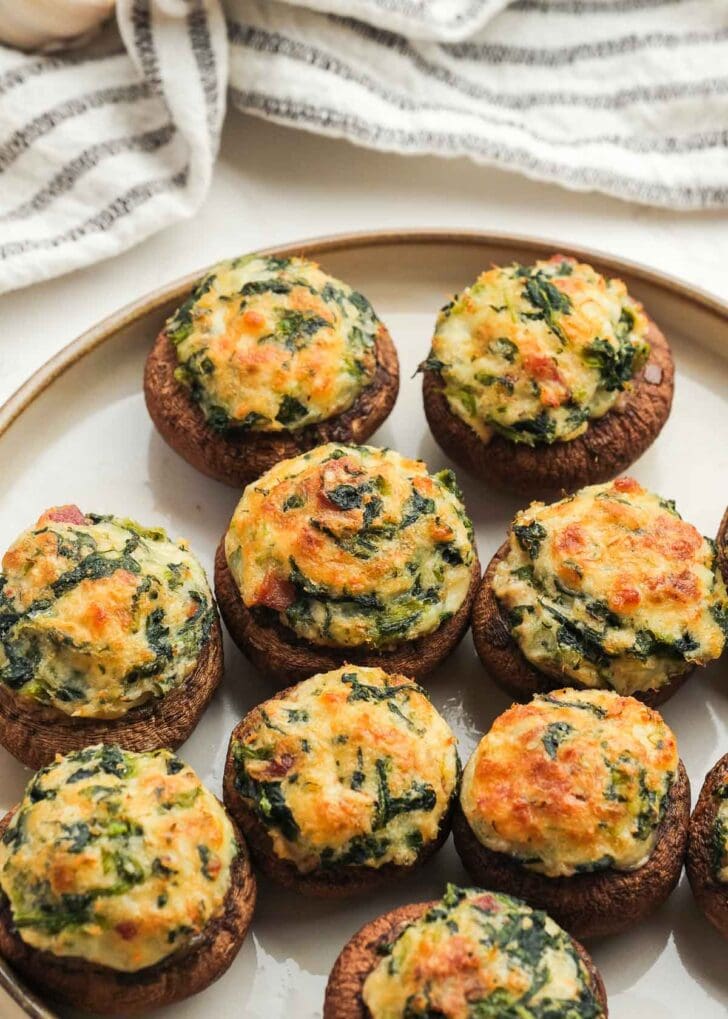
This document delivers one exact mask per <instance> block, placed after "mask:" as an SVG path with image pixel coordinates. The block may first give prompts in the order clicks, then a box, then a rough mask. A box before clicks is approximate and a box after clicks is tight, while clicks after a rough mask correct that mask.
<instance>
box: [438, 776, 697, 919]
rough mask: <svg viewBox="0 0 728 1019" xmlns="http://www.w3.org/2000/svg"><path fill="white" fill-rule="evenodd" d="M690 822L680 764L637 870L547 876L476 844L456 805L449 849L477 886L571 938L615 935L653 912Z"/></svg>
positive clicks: (671, 877)
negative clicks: (520, 904) (512, 899)
mask: <svg viewBox="0 0 728 1019" xmlns="http://www.w3.org/2000/svg"><path fill="white" fill-rule="evenodd" d="M689 821H690V782H689V780H688V775H687V772H686V771H685V766H684V765H683V763H682V761H681V762H680V764H679V766H678V773H677V778H676V780H675V782H674V783H673V786H672V789H671V790H670V793H669V798H668V801H667V809H666V811H665V816H664V817H663V819H662V822H661V824H660V827H659V829H658V836H657V842H656V843H655V847H654V849H653V850H652V853H651V854H650V856H649V858H648V860H647V862H646V863H645V864H644V865H643V866H642V867H639V868H638V869H637V870H615V869H613V868H608V869H607V870H601V871H596V872H594V873H591V874H574V875H573V876H572V877H556V878H554V877H547V876H546V875H545V874H538V873H536V871H532V870H528V868H527V867H524V866H523V865H522V864H521V863H519V862H518V861H517V860H514V859H513V858H512V857H510V856H508V855H507V854H506V853H496V852H494V851H493V850H492V849H487V848H486V847H485V846H484V845H483V844H482V843H481V842H479V841H478V839H477V837H476V835H475V834H474V832H473V830H472V828H471V827H470V825H469V824H468V821H467V819H466V817H465V814H464V813H463V811H462V808H461V807H460V804H459V803H458V805H457V806H456V808H455V815H454V817H453V835H454V836H455V848H456V849H457V851H458V854H459V856H460V859H461V860H462V861H463V865H464V867H465V869H466V870H467V872H468V873H469V874H470V876H471V877H472V878H473V880H474V881H476V882H477V883H478V884H479V885H482V887H483V888H489V889H491V890H494V891H499V892H507V893H508V894H509V895H515V896H517V897H518V898H520V899H525V901H526V902H528V903H529V905H531V906H536V907H538V908H539V909H545V910H546V912H547V913H548V914H549V915H550V916H552V917H553V918H554V920H555V921H556V923H558V924H559V925H560V926H561V927H563V928H564V929H565V930H567V931H568V932H569V933H570V934H573V935H574V936H575V937H577V938H591V937H601V936H602V935H605V934H617V933H619V932H620V931H623V930H627V929H628V928H630V927H632V926H634V924H636V923H638V922H639V921H640V920H643V919H644V918H645V917H646V916H648V915H649V914H650V913H652V912H654V911H655V910H656V909H657V908H658V906H660V905H661V904H662V903H663V902H664V901H665V899H666V898H667V897H668V896H669V894H670V893H671V892H672V890H673V888H674V887H675V886H676V884H677V883H678V881H679V879H680V873H681V872H682V865H683V858H684V856H685V847H686V845H687V838H688V824H689Z"/></svg>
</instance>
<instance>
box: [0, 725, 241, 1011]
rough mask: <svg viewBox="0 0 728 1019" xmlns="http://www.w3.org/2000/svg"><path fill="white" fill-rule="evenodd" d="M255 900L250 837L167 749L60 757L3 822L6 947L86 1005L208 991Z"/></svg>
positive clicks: (128, 1004) (100, 1007)
mask: <svg viewBox="0 0 728 1019" xmlns="http://www.w3.org/2000/svg"><path fill="white" fill-rule="evenodd" d="M254 905H255V880H254V878H253V875H252V872H251V869H250V863H249V860H248V855H247V850H246V848H245V843H244V842H243V840H242V838H241V836H240V834H239V833H238V832H237V830H236V828H235V825H234V824H233V823H232V822H231V820H230V819H229V817H228V816H227V814H226V813H225V811H224V809H223V807H222V805H221V804H220V803H219V801H218V800H216V799H215V797H214V796H213V795H212V793H210V792H209V791H208V790H207V789H206V788H205V787H204V786H203V785H202V783H201V782H200V780H199V778H198V777H197V775H196V774H195V773H194V771H193V770H192V769H191V768H190V767H189V766H188V765H186V764H184V762H182V761H181V760H180V759H179V758H178V757H176V756H175V755H174V754H173V753H171V751H169V750H153V751H147V752H145V753H140V754H138V753H133V752H131V751H128V750H121V749H120V748H119V747H117V746H110V745H104V744H99V745H98V746H93V747H87V748H86V749H85V750H78V751H74V752H73V753H71V754H68V755H67V756H66V757H60V756H59V757H57V758H56V759H55V761H54V762H53V763H52V764H50V765H48V766H47V767H45V768H43V769H42V770H41V771H39V772H38V773H37V774H36V775H35V776H34V777H33V778H32V779H31V781H30V782H29V783H28V785H27V787H26V790H25V793H24V795H23V799H22V800H21V802H20V803H19V804H18V806H17V807H15V808H14V809H13V810H11V811H10V812H9V813H8V814H6V815H5V817H4V818H3V819H2V821H0V953H1V954H2V955H3V956H4V957H5V958H6V959H7V960H8V962H10V963H11V964H12V965H13V967H14V968H15V969H17V970H18V972H19V973H21V974H22V975H23V976H24V977H25V978H26V979H27V980H28V981H30V982H31V983H32V984H33V985H34V986H36V987H38V988H40V989H41V990H43V991H44V992H45V993H48V994H49V995H51V996H53V997H54V998H58V999H60V1000H61V1001H63V1002H66V1003H68V1004H70V1005H73V1006H76V1007H78V1008H84V1009H88V1010H90V1011H92V1012H101V1013H104V1014H111V1015H129V1014H131V1013H136V1012H140V1011H146V1010H148V1009H152V1008H156V1007H158V1006H161V1005H168V1004H170V1003H171V1002H174V1001H180V1000H181V999H182V998H187V997H189V996H190V995H191V994H196V993H197V992H198V991H201V990H203V989H204V988H205V987H207V986H208V985H209V984H211V983H212V982H213V980H216V979H217V978H218V977H219V976H222V974H223V973H224V972H225V970H226V969H227V968H228V966H229V965H230V964H231V962H232V961H233V959H234V958H235V955H236V954H237V952H238V949H239V948H240V945H241V944H242V942H243V939H244V937H245V934H246V932H247V930H248V927H249V925H250V921H251V918H252V914H253V908H254Z"/></svg>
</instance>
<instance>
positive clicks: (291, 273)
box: [167, 255, 382, 432]
mask: <svg viewBox="0 0 728 1019" xmlns="http://www.w3.org/2000/svg"><path fill="white" fill-rule="evenodd" d="M380 328H382V327H381V324H380V322H379V319H378V318H377V316H376V315H375V313H374V310H373V309H372V306H371V305H370V304H369V302H368V301H367V299H366V298H365V297H363V296H362V295H361V294H359V293H357V292H356V291H355V290H352V289H351V287H349V286H347V284H346V283H342V282H341V281H340V280H337V279H334V278H333V277H331V276H327V275H326V273H324V272H322V271H321V269H319V267H318V265H317V264H316V263H315V262H310V261H308V260H307V259H303V258H271V257H267V258H266V257H263V256H258V255H249V256H247V257H245V258H237V259H235V260H234V261H232V262H223V263H222V264H221V265H218V266H216V267H215V268H214V269H213V270H212V272H211V273H209V274H208V275H207V276H205V278H204V279H202V280H201V281H200V283H199V284H198V285H197V287H196V288H195V290H194V291H193V292H192V294H191V296H190V297H189V298H188V300H187V301H185V303H184V304H183V305H182V306H181V307H180V308H179V309H178V310H177V311H176V312H175V314H174V315H173V316H172V318H171V319H170V320H169V322H168V323H167V335H168V336H169V338H170V339H171V341H172V342H173V344H174V345H175V348H176V351H177V357H178V360H179V368H178V369H177V372H176V377H177V379H178V381H180V382H181V383H182V384H183V385H185V386H187V387H188V389H189V391H190V394H191V396H192V397H193V398H194V399H195V400H196V401H197V403H198V404H199V405H200V407H201V408H202V411H203V413H204V415H205V417H206V418H207V420H208V422H209V423H210V425H212V427H214V428H216V429H218V430H220V431H226V430H229V429H246V430H250V431H254V432H281V431H286V430H289V431H292V430H295V429H298V428H303V427H304V426H305V425H310V424H313V423H314V422H316V421H324V420H326V419H327V418H330V417H332V416H333V415H335V414H340V413H342V412H343V411H345V410H347V409H348V408H349V407H351V405H352V404H353V403H354V401H355V400H356V399H357V397H358V396H359V394H360V393H361V391H362V390H363V389H364V388H365V387H366V386H368V385H369V384H370V383H371V381H372V380H373V378H374V373H375V370H376V352H375V340H376V337H377V333H378V331H379V330H380Z"/></svg>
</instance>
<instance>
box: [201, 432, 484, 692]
mask: <svg viewBox="0 0 728 1019" xmlns="http://www.w3.org/2000/svg"><path fill="white" fill-rule="evenodd" d="M478 581H479V565H478V557H477V553H476V550H475V544H474V540H473V531H472V526H471V524H470V521H469V520H468V517H467V516H466V513H465V510H464V507H463V504H462V498H461V495H460V492H459V490H458V488H457V484H456V482H455V478H454V475H453V474H452V472H451V471H441V472H440V473H439V474H434V475H430V474H428V473H427V469H426V467H425V465H424V463H422V461H420V460H408V459H406V458H404V457H402V456H400V455H399V454H398V453H395V452H393V451H392V450H386V449H375V448H374V447H371V446H340V445H335V444H329V445H326V446H320V447H319V448H317V449H315V450H312V451H311V452H310V453H304V454H302V455H301V456H298V457H295V458H294V459H291V460H284V461H283V462H282V463H279V464H277V465H276V466H275V467H273V468H271V470H270V471H268V472H267V473H266V474H265V475H263V477H262V478H260V479H259V480H258V481H257V482H255V483H253V484H251V485H249V486H248V487H247V488H246V490H245V492H244V493H243V497H242V499H241V500H240V502H239V503H238V506H237V508H236V510H235V512H234V513H233V516H232V520H231V522H230V526H229V528H228V530H227V533H226V534H225V535H224V537H223V540H222V542H221V544H220V547H219V548H218V552H217V557H216V561H215V588H216V592H217V598H218V602H219V605H220V610H221V612H222V614H223V618H224V620H225V623H226V624H227V627H228V629H229V630H230V633H231V634H232V636H233V639H234V640H235V641H236V643H237V644H238V646H239V647H240V648H241V650H242V651H244V652H245V654H247V655H248V657H249V658H250V659H251V660H252V662H253V663H254V664H255V665H256V666H257V667H258V668H259V669H261V671H263V672H264V673H266V674H267V675H269V676H270V677H272V678H274V679H275V680H276V681H278V682H279V683H280V684H282V685H286V684H288V683H291V682H297V681H298V680H301V679H305V678H306V677H308V676H311V675H313V674H314V673H317V672H327V671H329V670H331V669H335V668H338V667H339V666H340V665H343V664H344V663H345V662H349V663H351V664H356V665H374V666H379V667H381V668H382V669H384V670H385V671H388V672H393V673H404V674H405V675H407V676H410V677H413V678H419V677H421V676H424V675H425V674H426V673H428V672H430V671H431V670H432V669H433V668H434V667H435V666H436V665H437V664H438V663H439V662H440V661H441V660H442V659H443V658H444V657H445V656H446V655H447V654H449V652H450V651H451V650H452V649H453V648H454V647H455V645H456V644H457V643H458V641H459V640H460V639H461V637H462V636H463V634H464V632H465V630H466V628H467V626H468V622H469V618H470V607H471V604H472V599H473V597H474V594H475V590H476V588H477V586H478Z"/></svg>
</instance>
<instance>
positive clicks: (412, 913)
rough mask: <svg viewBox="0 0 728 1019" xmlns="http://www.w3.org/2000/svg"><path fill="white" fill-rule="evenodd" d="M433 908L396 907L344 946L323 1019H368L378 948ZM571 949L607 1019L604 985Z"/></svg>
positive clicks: (586, 956) (579, 948) (578, 947)
mask: <svg viewBox="0 0 728 1019" xmlns="http://www.w3.org/2000/svg"><path fill="white" fill-rule="evenodd" d="M436 905H437V903H436V902H418V903H416V904H415V905H411V906H399V908H397V909H393V910H392V911H391V912H389V913H385V914H384V915H383V916H379V917H377V919H376V920H372V922H371V923H368V924H365V925H364V927H362V929H361V930H360V931H359V932H358V933H357V934H355V935H354V936H353V937H352V938H351V939H350V940H349V941H348V942H347V943H346V945H344V948H343V949H342V951H341V953H340V955H339V957H338V959H337V960H336V962H335V963H334V968H333V969H332V970H331V974H330V976H329V982H328V984H327V985H326V998H325V1000H324V1015H323V1019H371V1013H370V1011H369V1009H368V1008H367V1007H366V1005H365V1004H364V1001H363V1000H362V988H363V987H364V981H365V980H366V978H367V977H368V976H369V973H370V971H371V970H372V969H373V968H374V966H376V964H377V963H378V962H379V960H380V958H381V956H380V954H379V948H380V946H382V945H386V944H388V943H390V942H392V941H394V939H395V938H397V937H398V936H399V935H400V934H401V933H402V931H403V930H404V928H405V927H407V926H408V925H409V924H411V923H413V922H414V921H415V920H419V918H420V917H421V916H422V915H423V914H424V913H426V912H427V910H428V909H431V908H432V907H433V906H436ZM572 940H573V939H572ZM574 947H575V948H576V950H577V951H578V953H579V955H580V956H581V958H582V960H583V962H584V965H585V966H586V968H587V970H588V971H589V976H590V977H591V981H592V987H593V990H594V993H595V995H596V997H597V999H598V1001H599V1003H600V1004H601V1006H602V1008H603V1009H604V1017H605V1019H607V1016H608V1010H607V993H606V991H605V989H604V981H603V980H602V978H601V975H600V973H599V971H598V970H597V968H596V966H595V965H594V961H593V960H592V958H591V956H590V955H589V954H588V953H587V952H586V951H585V950H584V948H583V947H582V946H581V945H580V944H579V942H578V941H574Z"/></svg>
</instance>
